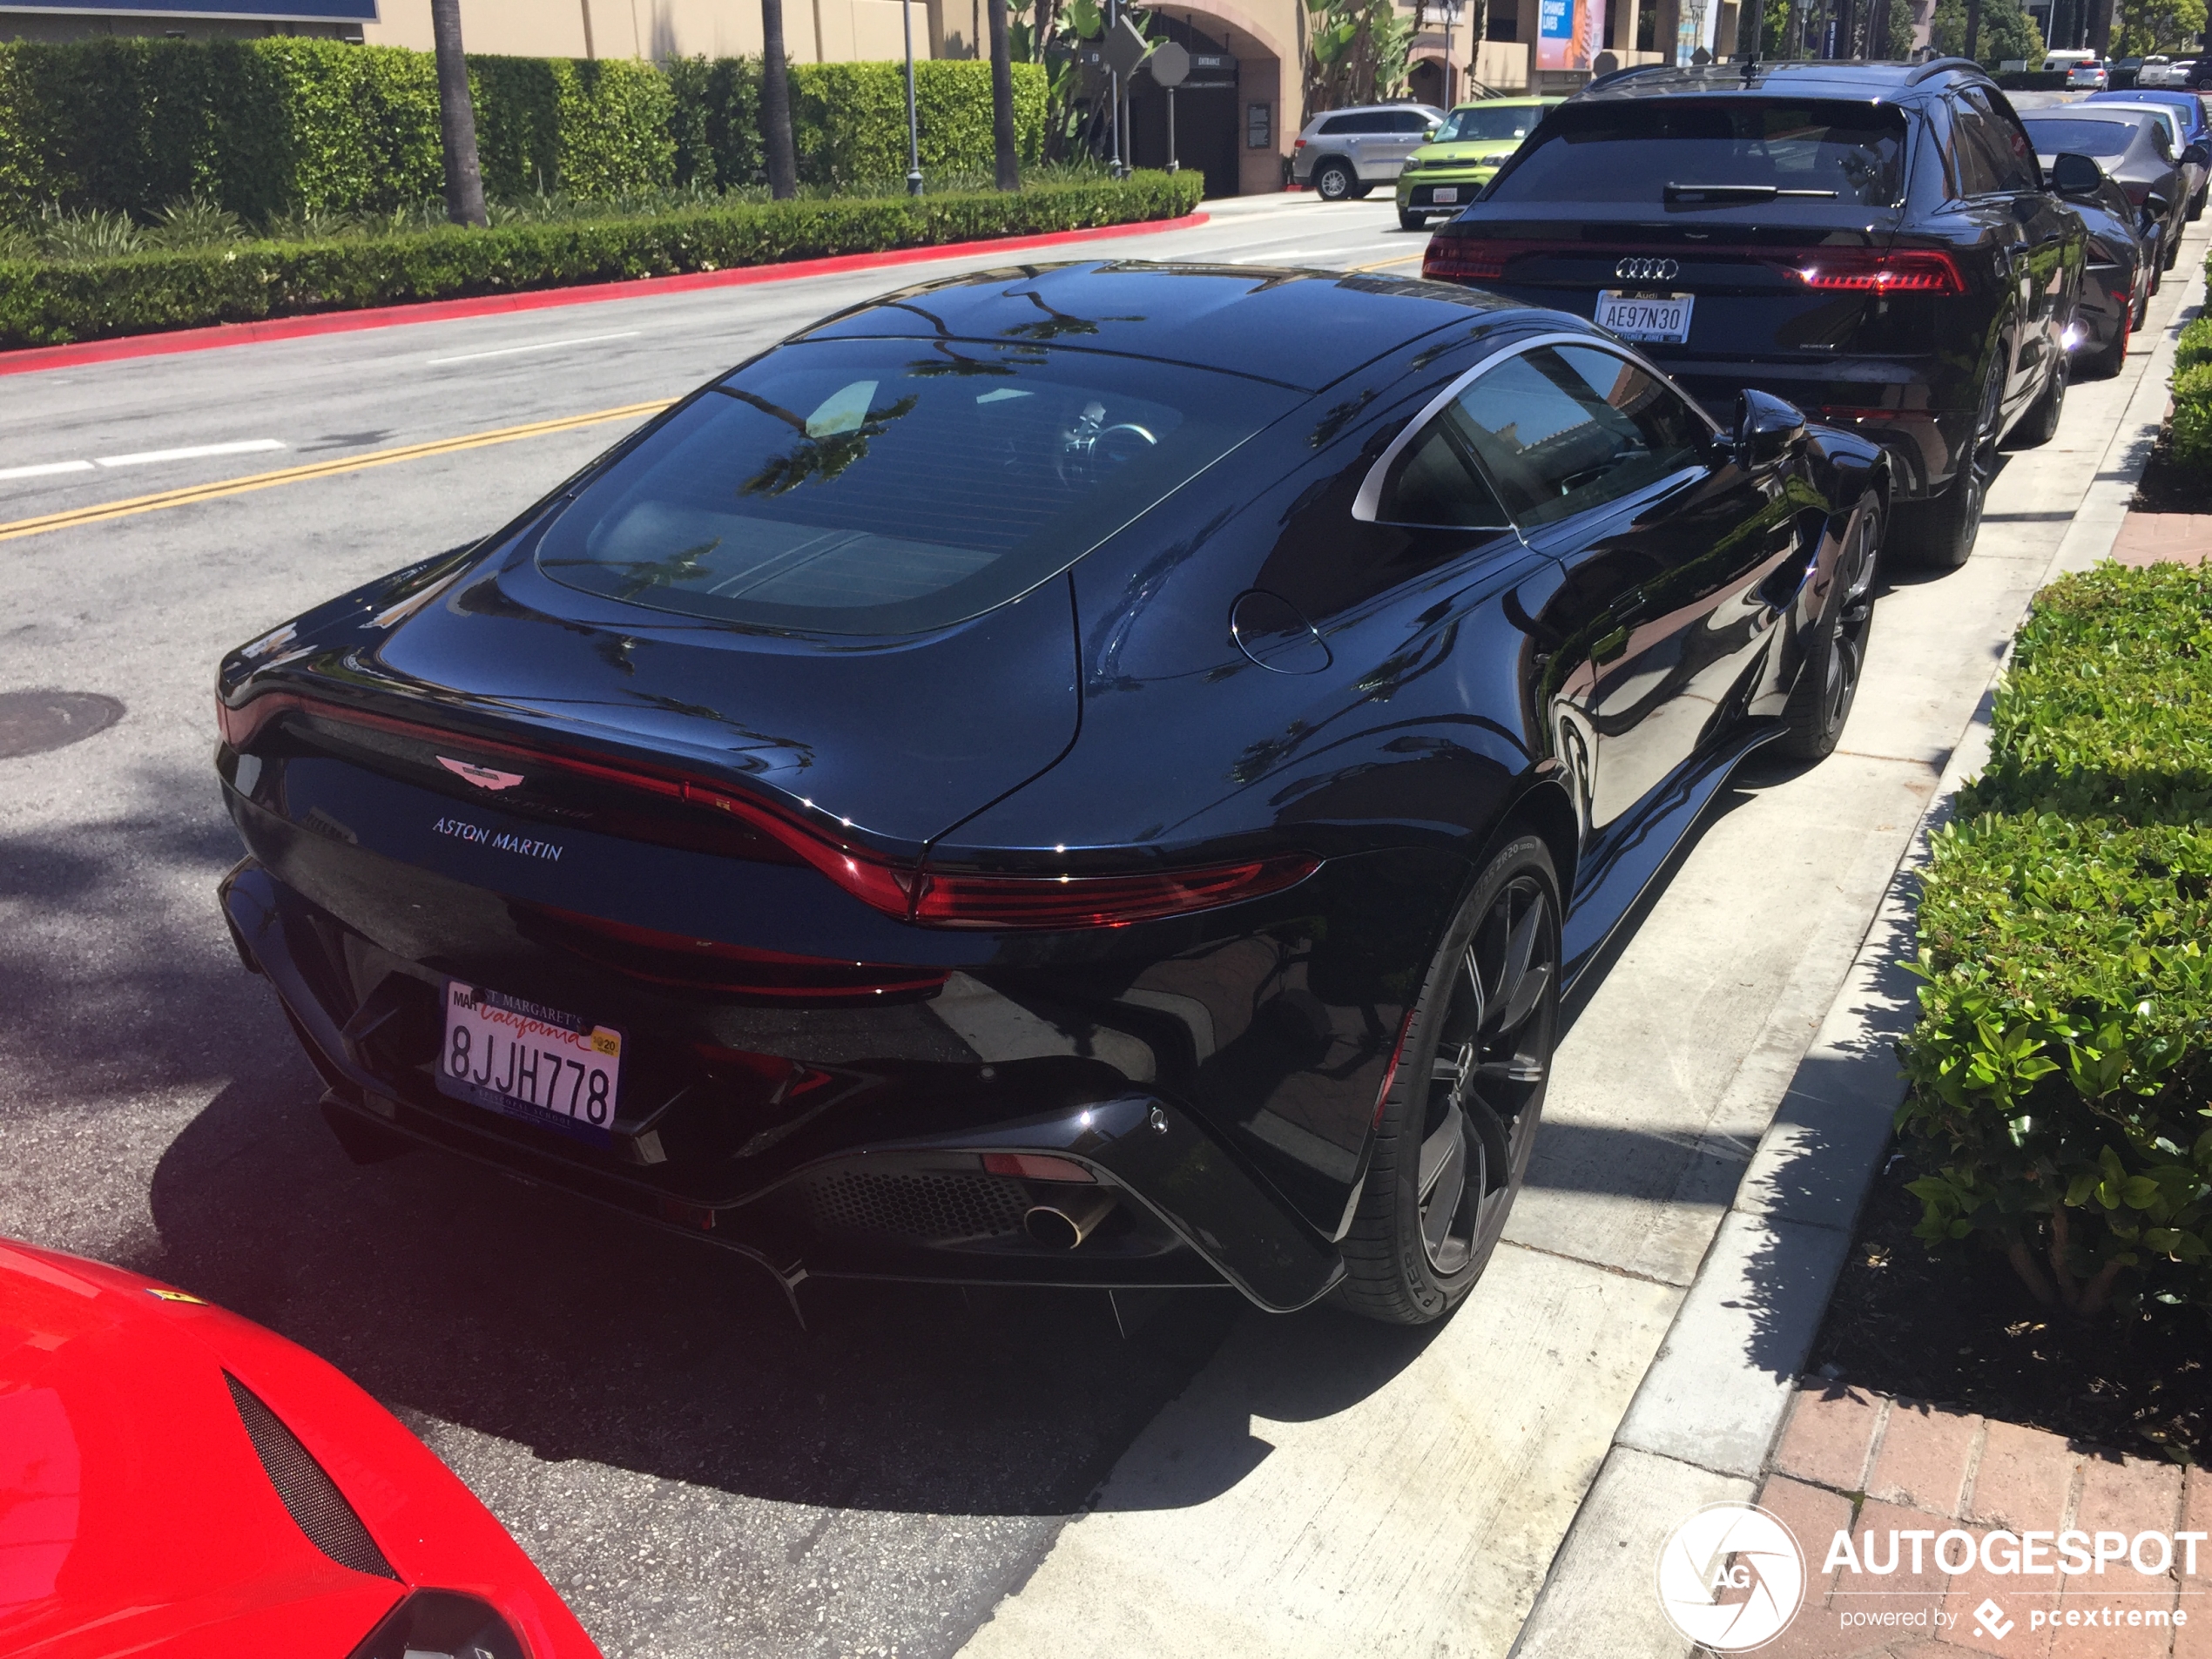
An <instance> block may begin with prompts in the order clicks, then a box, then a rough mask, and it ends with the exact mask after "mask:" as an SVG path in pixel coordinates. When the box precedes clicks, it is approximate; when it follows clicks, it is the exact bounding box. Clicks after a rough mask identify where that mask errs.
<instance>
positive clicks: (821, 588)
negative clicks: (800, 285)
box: [537, 317, 1301, 634]
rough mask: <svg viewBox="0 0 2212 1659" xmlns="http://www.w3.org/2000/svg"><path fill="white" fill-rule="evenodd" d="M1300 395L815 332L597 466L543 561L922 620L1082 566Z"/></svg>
mask: <svg viewBox="0 0 2212 1659" xmlns="http://www.w3.org/2000/svg"><path fill="white" fill-rule="evenodd" d="M1051 321H1052V319H1051V318H1049V317H1045V318H1041V319H1040V326H1041V327H1042V326H1047V325H1049V324H1050V323H1051ZM1063 321H1066V322H1068V323H1070V324H1077V323H1080V322H1081V319H1079V318H1078V319H1066V320H1063ZM1298 401H1301V400H1300V397H1299V395H1298V394H1296V393H1293V392H1287V391H1285V390H1283V389H1282V388H1278V387H1273V386H1269V385H1266V384H1264V383H1263V382H1260V381H1248V380H1244V379H1242V378H1240V377H1238V376H1235V375H1229V374H1214V373H1211V372H1209V371H1207V370H1204V369H1195V368H1181V367H1177V366H1175V365H1172V364H1166V363H1157V362H1150V361H1143V360H1141V359H1133V358H1126V357H1115V356H1109V355H1107V354H1103V353H1096V352H1084V351H1064V350H1063V351H1054V350H1049V349H1047V348H1045V347H1042V346H1041V345H1038V344H1037V343H1035V342H1034V341H1020V342H1015V343H1008V344H1004V345H975V344H969V343H966V342H961V341H946V340H938V341H929V340H853V341H842V340H840V341H803V342H800V343H799V344H797V345H792V346H787V347H783V348H782V349H781V350H779V351H775V352H772V353H771V354H768V355H767V356H766V357H764V358H762V359H760V360H759V361H757V362H754V363H752V364H751V365H749V366H748V367H746V368H742V369H740V370H738V372H737V373H736V374H732V376H730V378H729V379H728V380H726V381H724V382H722V384H721V385H719V386H718V387H717V388H715V389H714V390H713V391H711V392H710V393H708V394H707V395H705V396H703V397H701V398H698V399H697V400H696V401H693V402H692V403H691V405H690V406H689V407H688V408H685V409H683V410H681V411H680V412H678V414H677V415H676V416H675V417H674V418H673V419H671V421H669V422H668V424H667V425H666V426H664V427H663V428H661V429H660V430H659V431H658V432H655V433H654V434H652V435H651V436H650V437H648V438H647V439H646V440H645V441H644V442H643V443H641V444H640V445H639V446H638V447H637V449H635V450H634V451H632V452H631V454H630V455H626V456H624V458H623V459H622V460H620V461H619V462H617V463H616V464H615V465H614V466H613V467H612V468H610V469H609V470H608V471H607V472H606V473H605V474H604V475H602V476H600V477H599V478H597V479H595V480H594V481H593V482H591V483H590V485H589V486H588V487H586V488H585V489H584V490H583V492H582V494H581V495H579V496H577V500H576V502H575V503H574V504H573V505H571V506H570V508H568V509H567V510H566V511H564V512H563V514H562V515H561V516H560V517H559V518H558V519H557V520H556V521H555V523H553V525H552V527H551V528H550V529H549V530H548V531H547V532H546V534H545V537H544V540H543V543H541V544H540V546H539V549H538V555H537V558H538V565H539V568H540V569H542V570H544V572H545V573H546V574H547V575H548V576H550V577H552V578H553V579H554V580H556V581H557V582H562V583H567V584H568V585H570V586H571V587H575V588H580V589H582V590H584V591H585V592H588V593H597V594H604V595H605V596H607V597H610V598H615V599H622V600H626V601H628V602H630V603H631V604H640V605H647V606H651V607H652V608H653V609H655V610H672V611H677V612H679V613H681V614H683V615H685V616H690V617H707V618H710V619H712V620H715V621H721V622H729V623H734V624H739V625H741V626H748V627H756V628H769V629H777V630H786V631H805V632H819V633H833V634H901V633H914V632H919V631H922V630H924V629H929V628H937V627H942V626H945V625H946V624H950V623H954V622H958V621H961V619H963V618H965V617H973V616H975V615H978V614H979V613H981V612H982V611H985V610H990V609H991V608H992V607H993V606H995V605H998V604H1003V603H1004V602H1005V601H1007V600H1008V599H1011V598H1013V597H1015V596H1017V595H1019V594H1022V593H1023V592H1026V591H1027V590H1028V589H1030V588H1031V587H1033V586H1035V584H1036V583H1039V582H1041V581H1042V580H1044V579H1045V578H1046V577H1049V576H1052V575H1054V574H1055V573H1056V572H1057V571H1059V570H1063V569H1065V568H1066V567H1067V566H1068V565H1069V564H1070V563H1073V562H1074V561H1075V560H1076V559H1077V558H1080V557H1081V556H1082V555H1083V554H1084V553H1085V552H1087V551H1089V550H1090V549H1091V548H1093V547H1095V546H1096V545H1097V544H1098V543H1100V542H1101V541H1103V540H1104V539H1105V538H1106V537H1107V536H1109V535H1111V534H1112V533H1113V532H1114V531H1115V530H1116V529H1119V528H1120V527H1121V526H1122V525H1123V524H1125V523H1128V522H1129V521H1130V519H1131V518H1133V517H1135V516H1136V515H1137V514H1139V513H1141V512H1143V510H1144V509H1146V508H1148V507H1150V506H1151V505H1152V504H1153V503H1154V502H1157V501H1158V500H1159V499H1160V498H1161V497H1162V496H1165V495H1167V494H1168V492H1169V491H1170V490H1172V489H1176V488H1177V486H1178V485H1181V484H1183V483H1184V482H1187V481H1188V480H1189V479H1190V478H1191V477H1193V476H1194V475H1197V473H1198V472H1199V471H1201V470H1202V469H1204V468H1206V467H1208V466H1211V464H1212V463H1213V462H1216V461H1217V460H1218V459H1220V457H1221V456H1222V455H1224V454H1225V453H1226V452H1227V451H1228V450H1229V449H1230V448H1232V447H1233V446H1234V445H1236V444H1238V443H1239V442H1242V441H1243V440H1244V439H1245V438H1247V437H1250V436H1251V435H1252V434H1253V433H1255V432H1257V431H1258V430H1259V428H1262V427H1264V426H1265V425H1266V424H1267V423H1268V422H1269V421H1272V420H1274V419H1275V418H1276V417H1277V416H1278V415H1282V414H1283V413H1285V411H1286V410H1288V409H1289V408H1291V407H1293V406H1294V405H1295V404H1297V403H1298Z"/></svg>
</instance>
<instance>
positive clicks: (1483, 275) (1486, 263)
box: [1421, 236, 1512, 282]
mask: <svg viewBox="0 0 2212 1659" xmlns="http://www.w3.org/2000/svg"><path fill="white" fill-rule="evenodd" d="M1511 252H1512V250H1511V248H1510V247H1509V246H1508V245H1507V244H1506V243H1503V242H1483V241H1478V240H1476V239H1474V237H1471V236H1432V237H1431V238H1429V242H1428V247H1427V249H1426V251H1425V252H1424V253H1422V254H1421V274H1422V275H1423V276H1425V277H1426V278H1427V279H1428V280H1430V281H1432V282H1481V281H1485V280H1494V279H1496V278H1498V277H1501V276H1503V275H1505V273H1506V260H1507V258H1509V257H1510V255H1511Z"/></svg>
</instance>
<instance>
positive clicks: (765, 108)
mask: <svg viewBox="0 0 2212 1659" xmlns="http://www.w3.org/2000/svg"><path fill="white" fill-rule="evenodd" d="M760 125H762V126H764V127H765V128H766V129H767V132H766V133H765V135H764V136H765V138H766V139H767V143H768V193H769V194H770V195H771V196H773V197H774V198H775V199H777V200H778V201H779V202H781V201H789V200H790V199H792V197H793V196H796V195H797V194H799V165H798V163H797V161H796V160H794V159H793V158H792V144H791V77H790V75H789V73H788V71H787V70H786V65H785V63H784V0H760Z"/></svg>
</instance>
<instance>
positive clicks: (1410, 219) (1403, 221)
mask: <svg viewBox="0 0 2212 1659" xmlns="http://www.w3.org/2000/svg"><path fill="white" fill-rule="evenodd" d="M1398 228H1399V230H1401V231H1425V230H1426V229H1427V228H1428V215H1427V214H1426V213H1409V212H1406V210H1405V209H1404V208H1402V207H1401V208H1399V210H1398Z"/></svg>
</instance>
